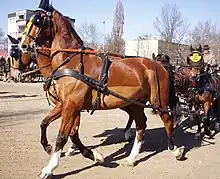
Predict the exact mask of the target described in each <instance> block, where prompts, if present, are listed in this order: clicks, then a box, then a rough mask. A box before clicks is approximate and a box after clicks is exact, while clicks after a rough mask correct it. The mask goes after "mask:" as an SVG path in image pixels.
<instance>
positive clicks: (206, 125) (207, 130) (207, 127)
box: [203, 100, 212, 136]
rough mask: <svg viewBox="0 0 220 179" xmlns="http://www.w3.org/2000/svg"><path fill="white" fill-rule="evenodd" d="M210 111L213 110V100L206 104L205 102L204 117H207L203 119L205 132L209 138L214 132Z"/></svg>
mask: <svg viewBox="0 0 220 179" xmlns="http://www.w3.org/2000/svg"><path fill="white" fill-rule="evenodd" d="M210 109H211V100H207V101H206V102H204V115H205V116H204V117H203V121H204V132H205V134H206V135H207V136H211V135H212V132H211V130H210V117H209V113H210Z"/></svg>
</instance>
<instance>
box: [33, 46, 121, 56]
mask: <svg viewBox="0 0 220 179" xmlns="http://www.w3.org/2000/svg"><path fill="white" fill-rule="evenodd" d="M36 48H37V50H45V51H51V52H52V51H55V53H57V52H73V53H84V54H93V55H110V56H113V57H121V58H124V57H125V56H123V55H120V54H116V53H112V52H100V51H98V50H90V49H85V50H83V49H54V48H47V47H36Z"/></svg>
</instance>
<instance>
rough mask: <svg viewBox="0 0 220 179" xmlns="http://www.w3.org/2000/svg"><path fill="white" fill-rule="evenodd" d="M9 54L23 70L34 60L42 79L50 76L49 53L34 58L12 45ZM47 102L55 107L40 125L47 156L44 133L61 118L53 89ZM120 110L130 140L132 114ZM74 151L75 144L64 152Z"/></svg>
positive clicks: (32, 54) (126, 137) (127, 110)
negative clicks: (126, 119) (125, 113)
mask: <svg viewBox="0 0 220 179" xmlns="http://www.w3.org/2000/svg"><path fill="white" fill-rule="evenodd" d="M8 37H9V39H10V41H11V42H12V43H15V44H17V43H19V42H18V40H17V39H15V38H13V37H12V36H10V35H8ZM78 43H79V44H80V45H81V46H83V41H82V40H81V39H79V41H78ZM10 54H11V56H13V58H14V59H16V61H18V62H19V63H20V66H21V67H23V68H25V67H26V66H29V65H30V63H31V61H32V60H33V59H36V62H37V64H38V65H39V67H40V72H41V74H42V75H43V77H44V79H47V78H48V77H49V76H50V74H51V73H52V66H51V58H50V51H45V50H38V51H37V56H36V57H35V54H34V53H33V52H28V53H22V51H21V50H20V49H19V48H17V46H15V45H13V46H12V47H11V50H10ZM23 68H21V70H24V69H23ZM48 100H49V101H50V103H52V104H53V105H55V107H54V108H53V109H52V110H51V112H50V113H49V114H48V115H47V116H46V117H45V118H44V119H43V120H42V123H41V125H40V126H41V144H42V146H43V148H44V150H45V151H46V152H47V153H48V154H50V153H51V151H52V146H51V145H50V144H49V143H48V140H47V136H46V131H47V127H48V126H49V125H50V123H51V122H53V121H55V120H56V119H58V118H59V117H60V116H61V109H62V105H61V103H60V102H59V100H58V99H57V97H56V93H55V91H54V88H51V89H50V92H49V94H48ZM121 110H123V111H125V112H127V113H128V115H129V120H128V124H127V127H126V128H125V130H124V133H125V139H126V140H131V134H130V132H131V131H130V130H129V129H130V127H131V125H130V124H132V121H133V119H132V114H131V112H130V110H129V109H127V108H126V107H125V108H121ZM76 121H78V122H76V125H79V121H80V116H78V117H77V119H76ZM77 127H79V126H75V125H74V127H73V131H74V128H77ZM72 135H73V134H70V136H72ZM70 138H71V139H72V137H70ZM74 151H75V144H74V143H73V145H72V146H71V147H70V148H69V149H68V151H67V152H66V155H70V154H72V153H73V152H74Z"/></svg>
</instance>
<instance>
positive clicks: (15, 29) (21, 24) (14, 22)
mask: <svg viewBox="0 0 220 179" xmlns="http://www.w3.org/2000/svg"><path fill="white" fill-rule="evenodd" d="M33 14H34V10H29V9H25V10H21V11H17V12H13V13H10V14H8V34H9V35H11V36H12V37H15V38H18V37H21V36H22V33H23V32H24V29H25V26H26V23H27V21H28V20H29V19H30V18H31V16H32V15H33ZM65 17H66V18H68V20H69V21H70V23H71V25H72V26H73V27H74V24H75V19H72V18H69V17H68V16H65ZM10 47H11V42H10V41H9V40H8V51H9V50H10Z"/></svg>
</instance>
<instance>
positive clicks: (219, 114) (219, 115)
mask: <svg viewBox="0 0 220 179" xmlns="http://www.w3.org/2000/svg"><path fill="white" fill-rule="evenodd" d="M214 112H215V115H216V121H215V130H216V131H217V132H218V131H220V97H218V98H217V99H216V101H215V105H214Z"/></svg>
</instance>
